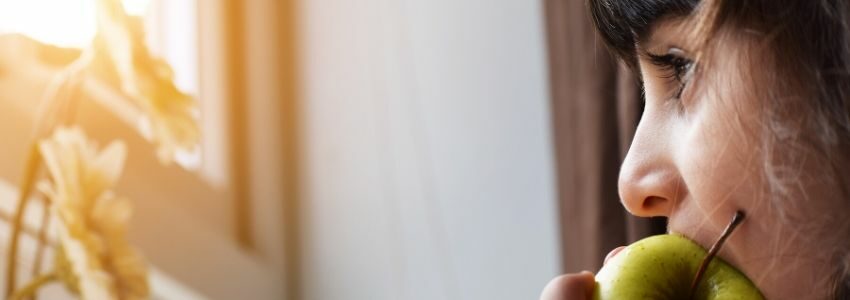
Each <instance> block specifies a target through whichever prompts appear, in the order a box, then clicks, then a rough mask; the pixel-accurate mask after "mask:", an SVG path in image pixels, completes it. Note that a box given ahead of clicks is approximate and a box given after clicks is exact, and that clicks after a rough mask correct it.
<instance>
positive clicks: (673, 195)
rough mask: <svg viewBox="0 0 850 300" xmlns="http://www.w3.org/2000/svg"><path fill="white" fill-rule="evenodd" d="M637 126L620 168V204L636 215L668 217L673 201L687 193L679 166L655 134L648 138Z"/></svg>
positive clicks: (677, 200)
mask: <svg viewBox="0 0 850 300" xmlns="http://www.w3.org/2000/svg"><path fill="white" fill-rule="evenodd" d="M641 129H643V128H638V130H637V132H636V135H635V140H634V142H633V143H632V147H631V148H630V149H629V153H628V155H626V159H625V161H624V162H623V166H622V168H621V169H620V180H619V190H620V199H621V201H622V203H623V206H625V207H626V210H628V211H629V212H630V213H632V214H633V215H636V216H639V217H657V216H665V217H669V216H670V213H671V212H672V211H673V209H674V208H675V206H676V204H677V203H679V202H680V200H681V199H684V198H685V197H686V196H687V194H688V190H687V185H686V184H685V183H684V180H683V179H682V176H681V175H680V172H679V171H678V168H677V167H676V165H675V164H674V163H673V160H672V159H671V157H672V155H671V154H670V153H668V152H667V151H669V149H668V148H667V147H663V145H661V144H663V142H662V143H659V142H660V141H658V140H657V139H653V138H652V137H653V136H654V137H657V136H658V135H655V134H651V135H649V136H648V138H647V134H646V133H645V132H642V131H645V130H641Z"/></svg>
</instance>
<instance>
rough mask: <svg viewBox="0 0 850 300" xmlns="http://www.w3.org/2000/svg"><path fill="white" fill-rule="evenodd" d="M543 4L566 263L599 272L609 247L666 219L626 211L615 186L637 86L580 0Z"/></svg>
mask: <svg viewBox="0 0 850 300" xmlns="http://www.w3.org/2000/svg"><path fill="white" fill-rule="evenodd" d="M545 9H546V26H547V34H548V43H549V45H548V47H549V62H550V80H551V95H552V113H553V118H552V119H553V126H554V135H555V136H554V139H555V153H556V159H557V170H558V188H559V201H560V217H561V237H562V249H563V270H564V271H565V272H577V271H581V270H590V271H596V270H597V269H598V268H599V267H600V266H601V264H602V260H603V259H604V258H605V255H606V254H607V252H608V251H610V250H611V249H613V248H615V247H617V246H621V245H626V244H628V243H631V242H633V241H635V240H637V239H639V238H641V237H644V236H647V235H651V234H657V233H663V232H664V226H665V224H664V220H651V219H641V218H635V217H633V216H631V215H629V214H628V213H627V212H626V211H625V209H623V207H622V205H621V204H620V200H619V196H618V193H617V176H618V173H619V170H620V163H621V162H622V160H623V157H624V156H625V154H626V152H627V151H628V147H629V145H630V143H631V139H632V136H633V135H634V130H635V128H636V126H637V123H638V120H639V118H640V114H641V109H642V107H643V104H642V103H641V98H640V87H639V85H638V81H637V80H636V79H635V78H634V76H633V74H632V73H631V72H630V71H629V70H628V69H627V68H625V67H624V66H622V65H621V64H619V63H618V62H617V61H616V59H615V58H614V57H613V56H612V55H610V54H609V53H608V52H607V50H606V49H605V46H604V45H603V44H602V42H601V41H600V39H599V38H598V37H597V36H596V33H595V31H594V28H593V25H592V24H591V23H590V19H589V17H588V13H587V9H586V6H585V0H546V1H545Z"/></svg>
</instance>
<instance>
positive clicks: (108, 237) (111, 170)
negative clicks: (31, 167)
mask: <svg viewBox="0 0 850 300" xmlns="http://www.w3.org/2000/svg"><path fill="white" fill-rule="evenodd" d="M39 151H40V152H41V155H42V157H43V159H44V162H45V165H46V166H47V169H48V171H49V173H50V178H51V179H52V182H51V184H44V185H42V186H41V187H40V188H41V190H42V191H43V192H44V193H45V194H46V195H47V196H48V197H49V198H50V200H51V209H52V211H53V213H54V214H55V215H56V216H57V220H58V222H57V223H58V224H57V225H56V226H57V227H58V233H59V234H58V236H59V242H60V245H61V247H60V249H61V250H60V253H59V255H60V258H61V259H60V261H65V262H66V263H63V264H60V267H61V265H66V266H68V267H70V270H60V273H64V274H71V277H72V278H65V280H64V281H65V283H66V285H69V287H70V289H71V290H73V291H78V292H79V293H80V295H81V296H82V298H84V299H145V298H147V297H148V295H149V289H148V282H147V268H146V266H145V263H144V261H143V259H142V258H141V256H139V254H138V253H136V251H135V250H134V249H133V248H132V247H131V246H130V245H129V243H128V242H127V241H126V237H125V236H126V226H127V222H128V220H129V218H130V214H131V210H132V209H131V204H130V202H129V201H128V200H127V199H125V198H121V197H117V196H115V195H114V194H113V193H112V191H111V188H112V186H113V185H114V184H115V182H116V180H118V177H119V176H120V175H121V171H122V169H123V164H124V158H125V156H126V147H125V146H124V144H123V143H120V142H113V143H111V144H110V145H109V146H107V147H106V148H105V149H104V150H102V151H98V149H97V147H96V145H94V143H92V142H90V141H89V140H88V139H87V138H86V136H85V135H84V134H83V132H82V130H80V129H79V128H71V129H65V128H59V129H57V130H56V132H55V133H54V134H53V136H52V137H50V138H48V139H45V140H43V141H41V142H40V143H39Z"/></svg>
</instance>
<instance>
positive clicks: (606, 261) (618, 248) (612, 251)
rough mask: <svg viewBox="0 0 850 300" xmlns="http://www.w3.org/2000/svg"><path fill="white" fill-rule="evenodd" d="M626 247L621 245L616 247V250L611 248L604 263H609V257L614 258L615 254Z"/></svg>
mask: <svg viewBox="0 0 850 300" xmlns="http://www.w3.org/2000/svg"><path fill="white" fill-rule="evenodd" d="M625 248H626V246H620V247H617V248H614V250H611V252H608V255H606V256H605V261H603V262H602V264H603V265H604V264H606V263H608V260H609V259H611V258H614V256H616V255H617V253H620V251H623V249H625Z"/></svg>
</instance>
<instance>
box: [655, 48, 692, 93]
mask: <svg viewBox="0 0 850 300" xmlns="http://www.w3.org/2000/svg"><path fill="white" fill-rule="evenodd" d="M648 56H649V61H650V62H652V64H653V65H656V66H658V67H660V68H661V70H662V71H664V72H665V73H666V75H664V76H662V77H664V78H667V79H669V80H671V81H675V82H677V83H678V84H679V88H678V89H677V90H676V94H675V96H674V99H679V98H680V97H681V96H682V91H684V90H685V86H686V85H687V78H686V77H687V76H688V72H690V71H691V68H693V65H694V62H693V60H691V59H688V58H685V57H682V56H679V55H676V54H672V53H668V54H664V55H656V54H651V53H650V54H648Z"/></svg>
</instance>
